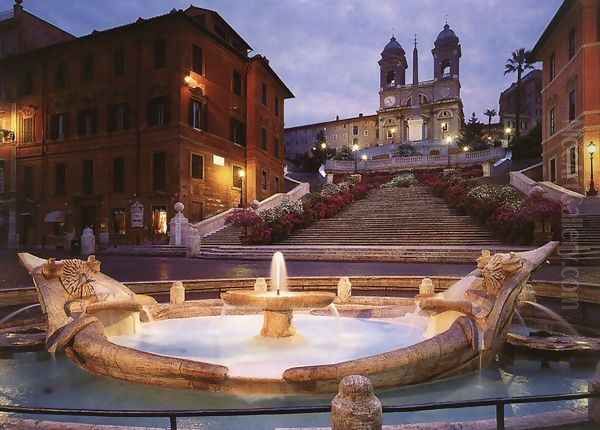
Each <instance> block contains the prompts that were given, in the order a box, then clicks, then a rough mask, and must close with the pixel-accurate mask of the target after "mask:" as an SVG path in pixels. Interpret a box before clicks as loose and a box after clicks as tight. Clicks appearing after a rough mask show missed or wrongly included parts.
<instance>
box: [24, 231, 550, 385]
mask: <svg viewBox="0 0 600 430" xmlns="http://www.w3.org/2000/svg"><path fill="white" fill-rule="evenodd" d="M555 247H556V243H554V242H552V243H548V244H547V245H545V246H543V247H541V248H538V249H535V250H532V251H528V252H522V253H510V254H496V255H491V254H490V253H488V252H483V253H482V256H481V257H480V258H479V260H478V262H477V268H476V269H474V270H473V271H472V272H471V273H470V274H469V275H467V276H466V277H464V278H463V279H461V280H460V281H458V282H457V283H456V284H455V285H454V286H452V287H451V288H450V289H449V290H447V291H445V292H442V293H439V294H435V295H427V294H426V295H422V296H419V297H417V298H415V300H414V302H413V303H412V309H410V310H408V312H407V309H406V303H404V305H403V306H394V301H393V300H391V301H387V302H386V300H384V299H383V298H374V299H369V298H354V297H352V298H350V299H348V297H344V300H345V301H346V302H345V303H346V304H345V303H341V302H344V300H341V299H340V297H337V298H336V297H335V295H334V294H332V293H326V292H321V291H317V292H312V291H305V290H304V289H303V290H302V291H287V289H286V288H285V271H284V268H285V265H284V262H283V257H282V256H281V255H278V256H276V258H275V260H277V261H279V262H278V263H275V262H274V267H273V270H272V276H271V280H270V287H271V289H270V291H264V289H261V288H259V289H258V291H241V290H232V291H227V292H224V293H223V294H222V300H198V301H185V302H183V303H178V302H174V303H171V304H157V303H156V302H155V301H154V300H153V299H151V298H148V297H145V296H139V295H136V294H134V293H133V292H132V291H130V290H129V289H128V288H127V287H125V286H124V285H123V284H121V283H120V282H117V281H115V280H114V279H111V278H110V277H108V276H106V275H104V274H103V273H102V272H101V270H100V262H98V261H97V260H95V259H94V258H90V259H88V261H80V260H63V261H54V260H48V261H46V260H43V259H39V258H37V257H35V256H33V255H31V254H19V257H20V259H21V261H22V263H23V264H24V266H25V267H26V268H27V269H28V270H29V272H30V273H31V276H32V277H33V280H34V283H35V286H36V289H37V292H38V296H39V300H40V304H41V305H42V309H43V311H44V313H45V315H46V318H47V320H48V332H47V338H46V347H47V348H48V350H50V351H53V352H60V351H64V352H65V353H66V354H67V355H68V357H69V358H70V359H71V360H73V361H74V362H75V363H76V364H78V365H79V366H80V367H82V368H83V369H85V370H87V371H89V372H92V373H94V374H98V375H105V376H110V377H114V378H118V379H122V380H127V381H131V382H137V383H146V384H155V385H161V386H166V387H173V388H188V389H198V390H210V391H223V392H232V393H269V394H281V393H326V392H335V391H336V390H337V386H338V383H339V381H340V380H341V379H342V378H343V377H344V376H347V375H351V374H361V375H364V376H368V377H369V378H370V379H371V381H372V383H373V385H374V386H375V387H376V388H389V387H398V386H403V385H409V384H416V383H422V382H427V381H431V380H435V379H439V378H444V377H448V376H453V375H457V374H460V373H465V372H469V371H473V370H476V369H478V368H479V367H480V366H486V365H488V364H489V363H491V362H492V360H493V359H494V357H495V356H496V354H497V353H498V351H499V350H500V348H501V347H502V345H503V344H504V341H505V339H506V334H507V331H508V327H509V325H510V323H511V320H512V317H513V314H514V310H515V304H516V302H517V299H518V296H519V294H520V292H521V289H522V287H523V286H524V285H525V283H526V282H527V280H528V279H529V276H530V274H531V273H532V271H533V270H535V268H537V267H538V266H539V265H541V264H542V263H543V262H544V261H546V259H547V258H548V257H549V256H550V255H551V254H552V253H553V252H554V249H555ZM257 285H259V283H257ZM334 299H335V300H336V303H337V305H338V308H339V309H340V314H341V316H340V317H336V316H331V315H321V314H323V313H326V312H323V310H321V311H319V309H321V308H326V307H328V305H329V304H330V303H332V301H334ZM348 303H349V304H348ZM358 303H360V306H362V309H363V311H361V315H365V314H367V313H370V314H372V316H374V317H373V318H356V317H353V316H352V315H351V314H352V312H350V311H348V312H346V311H345V309H346V308H347V309H348V310H350V309H351V308H352V306H358V305H357V304H358ZM381 303H387V304H386V306H381ZM224 304H225V305H226V306H227V309H228V311H229V312H222V310H223V306H224ZM390 304H391V305H390ZM368 306H371V311H370V312H364V310H365V307H368ZM402 309H403V310H402ZM349 315H350V316H349ZM375 316H377V317H381V318H375Z"/></svg>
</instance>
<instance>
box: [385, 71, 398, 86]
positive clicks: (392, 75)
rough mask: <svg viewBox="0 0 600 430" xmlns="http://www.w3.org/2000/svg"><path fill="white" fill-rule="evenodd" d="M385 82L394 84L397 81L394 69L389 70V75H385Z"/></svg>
mask: <svg viewBox="0 0 600 430" xmlns="http://www.w3.org/2000/svg"><path fill="white" fill-rule="evenodd" d="M385 82H386V83H387V84H388V85H391V84H394V83H395V82H396V74H395V73H394V71H393V70H390V71H389V72H387V75H386V76H385Z"/></svg>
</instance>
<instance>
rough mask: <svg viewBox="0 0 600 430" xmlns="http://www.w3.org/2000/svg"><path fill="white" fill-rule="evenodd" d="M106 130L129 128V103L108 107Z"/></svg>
mask: <svg viewBox="0 0 600 430" xmlns="http://www.w3.org/2000/svg"><path fill="white" fill-rule="evenodd" d="M108 114H109V116H108V131H116V130H127V129H129V105H128V104H127V103H119V104H117V105H112V106H110V107H109V112H108Z"/></svg>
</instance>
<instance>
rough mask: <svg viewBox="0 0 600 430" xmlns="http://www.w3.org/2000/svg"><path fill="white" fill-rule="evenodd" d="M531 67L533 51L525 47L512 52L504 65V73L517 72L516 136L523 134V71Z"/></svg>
mask: <svg viewBox="0 0 600 430" xmlns="http://www.w3.org/2000/svg"><path fill="white" fill-rule="evenodd" d="M529 69H533V62H532V60H531V53H530V52H529V51H526V50H525V49H524V48H519V49H517V50H516V51H514V52H513V53H512V56H511V58H509V59H508V60H506V64H505V65H504V74H505V75H509V74H511V73H515V72H516V73H517V88H516V97H515V121H516V126H515V136H516V137H519V136H520V135H521V78H522V77H523V72H524V71H526V70H529Z"/></svg>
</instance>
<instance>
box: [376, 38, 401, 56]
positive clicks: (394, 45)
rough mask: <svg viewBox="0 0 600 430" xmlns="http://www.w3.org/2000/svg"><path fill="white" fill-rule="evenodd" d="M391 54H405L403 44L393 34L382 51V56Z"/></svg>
mask: <svg viewBox="0 0 600 430" xmlns="http://www.w3.org/2000/svg"><path fill="white" fill-rule="evenodd" d="M389 55H399V56H404V55H405V52H404V49H403V48H402V45H400V44H399V43H398V41H397V40H396V38H395V37H394V36H392V38H391V39H390V41H389V42H388V44H387V45H385V48H383V51H382V52H381V56H382V57H384V56H389Z"/></svg>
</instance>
